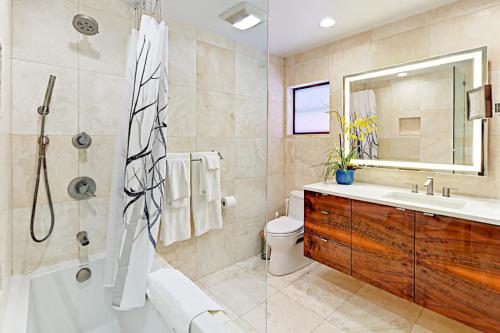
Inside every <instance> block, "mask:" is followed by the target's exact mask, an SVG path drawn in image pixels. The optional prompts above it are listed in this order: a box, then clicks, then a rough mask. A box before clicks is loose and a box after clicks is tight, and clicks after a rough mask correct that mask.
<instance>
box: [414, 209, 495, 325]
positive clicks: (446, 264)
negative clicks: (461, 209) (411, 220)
mask: <svg viewBox="0 0 500 333" xmlns="http://www.w3.org/2000/svg"><path fill="white" fill-rule="evenodd" d="M415 229H416V241H415V250H416V270H415V287H416V289H415V300H416V302H417V303H418V304H420V305H422V306H424V307H426V308H428V309H431V310H433V311H436V312H439V313H441V314H443V315H445V316H447V317H450V318H453V319H456V320H459V321H461V322H463V323H465V324H466V325H469V326H472V327H475V328H478V329H480V330H481V331H484V332H500V226H493V225H488V224H484V223H478V222H473V221H467V220H461V219H457V218H452V217H445V216H437V215H436V216H427V215H424V214H423V213H416V226H415Z"/></svg>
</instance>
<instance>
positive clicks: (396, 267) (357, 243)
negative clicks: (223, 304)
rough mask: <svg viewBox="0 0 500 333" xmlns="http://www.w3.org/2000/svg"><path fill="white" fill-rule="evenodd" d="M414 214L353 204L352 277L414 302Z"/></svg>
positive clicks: (386, 207) (359, 203)
mask: <svg viewBox="0 0 500 333" xmlns="http://www.w3.org/2000/svg"><path fill="white" fill-rule="evenodd" d="M414 224H415V212H414V211H412V210H406V209H401V208H395V207H390V206H384V205H377V204H372V203H368V202H363V201H355V200H353V201H352V276H353V277H356V278H358V279H360V280H363V281H365V282H368V283H370V284H372V285H374V286H376V287H379V288H381V289H384V290H386V291H388V292H390V293H392V294H395V295H397V296H399V297H403V298H405V299H407V300H410V301H413V294H414V273H415V270H414V246H415V230H414V226H415V225H414Z"/></svg>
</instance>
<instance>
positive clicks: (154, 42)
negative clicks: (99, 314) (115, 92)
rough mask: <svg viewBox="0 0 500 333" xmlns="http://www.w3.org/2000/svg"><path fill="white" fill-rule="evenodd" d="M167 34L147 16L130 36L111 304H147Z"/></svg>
mask: <svg viewBox="0 0 500 333" xmlns="http://www.w3.org/2000/svg"><path fill="white" fill-rule="evenodd" d="M167 35H168V28H167V26H166V24H165V23H164V22H161V23H157V21H156V20H155V19H154V18H152V17H150V16H145V15H144V16H142V18H141V24H140V30H139V31H137V30H135V29H133V30H132V32H131V37H130V43H129V54H128V61H127V72H126V78H125V108H126V110H123V112H122V119H121V124H120V132H119V135H118V142H117V149H116V156H115V162H114V172H113V180H112V189H111V199H110V211H109V222H108V233H107V245H106V267H105V285H106V286H108V287H112V304H113V306H114V307H115V308H117V309H121V310H127V309H130V308H134V307H140V306H143V305H144V304H145V299H146V286H147V278H148V275H149V273H150V271H151V266H152V263H153V259H154V254H155V247H156V241H157V239H156V237H157V234H158V227H159V223H160V216H161V211H162V208H163V194H164V193H163V191H164V186H163V185H164V181H165V177H166V162H165V158H166V123H165V121H166V113H167V107H168V98H167V96H168V84H167V68H168V65H167V64H168V62H167V54H168V50H167V48H168V45H167V42H168V39H167V38H168V37H167Z"/></svg>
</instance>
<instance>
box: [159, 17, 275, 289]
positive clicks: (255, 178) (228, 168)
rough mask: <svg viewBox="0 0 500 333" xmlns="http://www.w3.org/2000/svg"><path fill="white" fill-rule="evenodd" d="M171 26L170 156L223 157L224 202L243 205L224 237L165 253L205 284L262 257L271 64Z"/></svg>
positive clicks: (208, 35) (199, 32)
mask: <svg viewBox="0 0 500 333" xmlns="http://www.w3.org/2000/svg"><path fill="white" fill-rule="evenodd" d="M167 21H168V23H169V28H170V31H169V42H170V45H169V52H170V54H169V56H170V58H169V73H170V91H171V92H172V93H171V103H170V108H169V116H168V129H167V134H168V140H169V141H168V144H167V145H168V149H169V151H171V152H192V151H207V150H217V151H219V152H221V154H222V155H223V156H224V160H223V161H222V167H221V169H222V170H221V179H222V192H223V195H234V196H235V197H236V199H237V202H238V203H237V205H236V207H234V208H231V209H228V210H225V211H224V212H223V221H224V227H223V229H222V230H216V231H210V232H208V233H207V234H205V235H203V236H201V237H199V238H196V239H195V238H191V239H190V240H187V241H184V242H180V243H174V244H173V245H171V246H168V247H163V246H161V245H160V246H159V248H158V251H159V253H160V254H161V255H162V256H163V257H164V258H165V259H166V260H167V261H168V262H170V264H172V265H173V266H175V267H177V268H178V269H180V270H181V271H183V272H184V273H185V274H186V275H188V276H189V277H190V278H192V279H198V278H201V277H203V276H206V275H208V274H210V273H213V272H215V271H218V270H220V269H222V268H225V267H228V266H230V265H232V264H234V263H236V262H238V261H241V260H243V259H246V258H249V257H250V256H252V255H255V254H257V253H258V252H259V251H260V238H259V231H260V230H262V229H263V226H264V223H265V219H266V184H267V181H266V180H267V178H266V176H267V168H266V166H267V127H266V123H267V107H266V100H267V57H266V54H265V53H264V52H260V51H258V50H254V49H250V48H248V47H245V46H243V45H240V44H238V43H235V42H234V41H233V40H230V39H227V38H225V37H222V36H219V35H216V34H214V33H212V32H210V31H207V30H204V29H201V28H197V27H195V26H192V25H188V24H183V23H180V22H176V21H172V20H168V19H167ZM263 38H264V37H263Z"/></svg>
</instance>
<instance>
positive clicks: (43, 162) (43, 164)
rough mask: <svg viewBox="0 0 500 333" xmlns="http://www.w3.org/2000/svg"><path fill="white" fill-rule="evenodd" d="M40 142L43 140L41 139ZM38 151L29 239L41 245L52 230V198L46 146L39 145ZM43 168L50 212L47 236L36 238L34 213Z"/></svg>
mask: <svg viewBox="0 0 500 333" xmlns="http://www.w3.org/2000/svg"><path fill="white" fill-rule="evenodd" d="M40 140H44V138H43V137H41V138H40ZM39 145H40V147H39V151H38V166H37V170H36V181H35V193H34V196H33V205H32V207H31V220H30V234H31V239H33V241H35V242H37V243H41V242H43V241H45V240H46V239H47V238H49V237H50V235H51V234H52V231H53V230H54V205H53V204H52V196H51V195H50V186H49V178H48V177H47V159H46V157H45V152H46V149H47V146H46V144H44V143H39ZM42 168H43V178H44V181H45V182H44V183H45V191H46V192H47V200H48V202H49V210H50V228H49V231H48V232H47V234H46V235H45V236H44V237H42V238H37V236H36V235H35V213H36V203H37V201H38V188H39V187H40V176H41V171H42Z"/></svg>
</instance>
